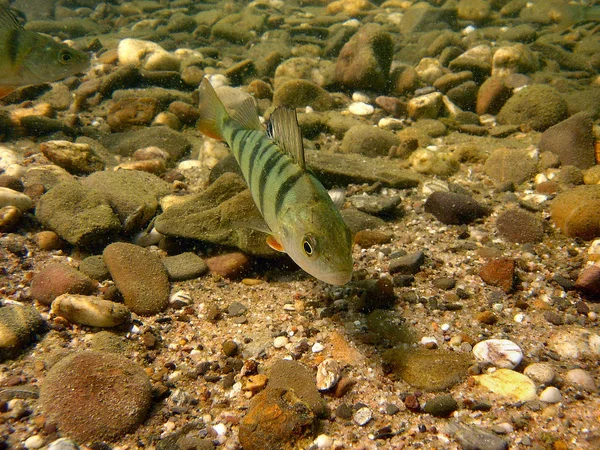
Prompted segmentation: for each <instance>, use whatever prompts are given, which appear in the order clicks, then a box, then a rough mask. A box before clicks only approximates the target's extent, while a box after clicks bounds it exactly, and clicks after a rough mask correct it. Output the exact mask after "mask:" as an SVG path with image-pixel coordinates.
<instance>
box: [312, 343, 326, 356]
mask: <svg viewBox="0 0 600 450" xmlns="http://www.w3.org/2000/svg"><path fill="white" fill-rule="evenodd" d="M323 350H325V346H324V345H323V344H321V343H320V342H315V343H314V344H313V346H312V348H311V351H312V352H313V353H319V352H322V351H323Z"/></svg>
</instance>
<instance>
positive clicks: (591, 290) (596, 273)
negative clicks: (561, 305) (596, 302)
mask: <svg viewBox="0 0 600 450" xmlns="http://www.w3.org/2000/svg"><path fill="white" fill-rule="evenodd" d="M575 289H577V290H578V291H581V292H585V293H586V294H591V295H600V266H597V265H596V264H594V265H593V266H589V267H586V268H585V269H583V270H582V272H581V274H580V275H579V277H577V281H575Z"/></svg>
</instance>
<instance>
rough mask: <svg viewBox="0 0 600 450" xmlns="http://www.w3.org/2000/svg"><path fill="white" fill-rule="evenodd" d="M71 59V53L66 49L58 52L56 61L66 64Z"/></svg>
mask: <svg viewBox="0 0 600 450" xmlns="http://www.w3.org/2000/svg"><path fill="white" fill-rule="evenodd" d="M71 59H73V55H72V54H71V52H70V51H68V50H61V51H60V52H59V53H58V61H59V62H61V63H63V64H67V63H68V62H69V61H71Z"/></svg>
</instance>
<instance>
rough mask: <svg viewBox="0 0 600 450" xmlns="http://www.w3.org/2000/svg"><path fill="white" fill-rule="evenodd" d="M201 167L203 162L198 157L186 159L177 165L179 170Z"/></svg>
mask: <svg viewBox="0 0 600 450" xmlns="http://www.w3.org/2000/svg"><path fill="white" fill-rule="evenodd" d="M199 167H202V162H200V161H198V160H197V159H186V160H185V161H181V162H180V163H179V164H178V165H177V168H178V169H179V170H188V169H197V168H199Z"/></svg>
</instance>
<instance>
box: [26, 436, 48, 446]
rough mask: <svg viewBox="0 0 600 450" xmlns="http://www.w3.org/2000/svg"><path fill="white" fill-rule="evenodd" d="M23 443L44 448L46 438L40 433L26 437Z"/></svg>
mask: <svg viewBox="0 0 600 450" xmlns="http://www.w3.org/2000/svg"><path fill="white" fill-rule="evenodd" d="M23 445H24V446H25V448H42V447H43V446H44V438H43V437H41V436H40V435H39V434H36V435H35V436H31V437H28V438H27V439H25V442H24V443H23Z"/></svg>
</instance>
